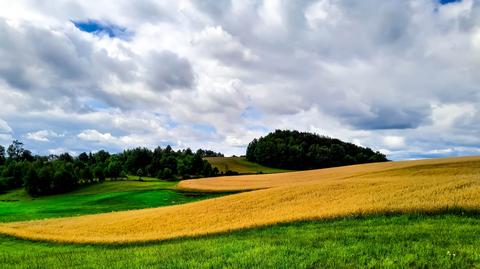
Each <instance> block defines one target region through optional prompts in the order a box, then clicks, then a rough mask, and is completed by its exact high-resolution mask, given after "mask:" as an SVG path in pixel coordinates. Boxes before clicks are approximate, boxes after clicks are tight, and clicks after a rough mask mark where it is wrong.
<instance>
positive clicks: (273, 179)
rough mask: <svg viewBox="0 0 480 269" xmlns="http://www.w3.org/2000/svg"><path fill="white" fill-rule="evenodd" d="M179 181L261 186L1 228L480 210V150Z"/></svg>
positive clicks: (128, 236)
mask: <svg viewBox="0 0 480 269" xmlns="http://www.w3.org/2000/svg"><path fill="white" fill-rule="evenodd" d="M179 187H180V188H184V189H195V190H213V191H225V190H254V191H249V192H243V193H239V194H233V195H228V196H224V197H219V198H213V199H209V200H204V201H199V202H194V203H189V204H184V205H176V206H169V207H161V208H152V209H141V210H131V211H123V212H114V213H104V214H97V215H87V216H80V217H69V218H62V219H49V220H41V221H29V222H12V223H4V224H1V225H0V233H2V234H6V235H12V236H16V237H20V238H26V239H34V240H47V241H56V242H74V243H129V242H130V243H134V242H146V241H158V240H165V239H172V238H179V237H190V236H201V235H207V234H214V233H224V232H229V231H233V230H240V229H244V228H252V227H258V226H266V225H271V224H276V223H286V222H294V221H304V220H315V219H317V220H318V219H332V218H338V217H346V216H359V215H376V214H392V213H435V212H445V211H449V210H465V211H478V210H479V209H480V196H479V195H478V193H480V157H463V158H448V159H434V160H422V161H406V162H389V163H376V164H367V165H355V166H349V167H339V168H330V169H322V170H311V171H305V172H292V173H281V174H272V175H251V176H239V177H231V178H225V177H218V178H211V179H198V180H189V181H185V182H181V183H180V184H179ZM257 189H258V190H257ZM58 231H62V232H61V233H59V232H58Z"/></svg>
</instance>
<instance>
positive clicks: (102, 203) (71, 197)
mask: <svg viewBox="0 0 480 269" xmlns="http://www.w3.org/2000/svg"><path fill="white" fill-rule="evenodd" d="M176 184H177V183H176V182H168V181H160V180H156V181H149V182H140V181H106V182H103V183H99V184H93V185H90V186H86V187H84V188H81V189H79V190H76V191H74V192H70V193H66V194H59V195H52V196H45V197H38V198H32V197H30V196H29V195H28V194H27V193H26V192H25V190H24V189H17V190H13V191H10V192H8V193H5V194H1V195H0V222H11V221H21V220H32V219H45V218H54V217H66V216H78V215H85V214H94V213H103V212H112V211H121V210H131V209H140V208H150V207H159V206H168V205H176V204H183V203H188V202H193V201H199V200H202V199H205V198H210V197H215V196H218V195H213V194H211V193H210V194H204V193H200V192H197V193H183V192H179V191H177V190H175V185H176Z"/></svg>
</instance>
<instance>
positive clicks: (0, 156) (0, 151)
mask: <svg viewBox="0 0 480 269" xmlns="http://www.w3.org/2000/svg"><path fill="white" fill-rule="evenodd" d="M4 163H5V147H4V146H2V145H0V165H3V164H4Z"/></svg>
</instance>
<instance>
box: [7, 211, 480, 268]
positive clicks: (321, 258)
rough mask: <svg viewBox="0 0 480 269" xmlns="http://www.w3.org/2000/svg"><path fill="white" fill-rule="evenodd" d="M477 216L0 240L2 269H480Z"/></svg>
mask: <svg viewBox="0 0 480 269" xmlns="http://www.w3.org/2000/svg"><path fill="white" fill-rule="evenodd" d="M479 246H480V218H479V216H461V215H451V214H447V215H438V216H422V215H401V216H390V217H386V216H374V217H367V218H360V219H343V220H333V221H319V222H303V223H293V224H284V225H274V226H271V227H266V228H260V229H253V230H244V231H237V232H233V233H229V234H224V235H217V236H210V237H201V238H195V239H183V240H180V239H179V240H171V241H166V242H162V243H152V244H145V245H141V244H140V245H138V244H137V245H116V246H105V245H68V244H51V243H42V242H31V241H23V240H17V239H13V238H10V237H0V250H1V251H0V264H1V265H2V268H73V267H74V268H140V267H141V268H339V267H349V268H354V267H362V268H365V267H367V268H368V267H376V268H378V267H387V268H388V267H390V268H404V267H416V268H479V267H480V252H479V251H478V248H479Z"/></svg>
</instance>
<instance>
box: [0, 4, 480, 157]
mask: <svg viewBox="0 0 480 269" xmlns="http://www.w3.org/2000/svg"><path fill="white" fill-rule="evenodd" d="M479 24H480V5H479V4H477V2H476V1H472V0H463V1H416V0H408V1H381V2H379V1H374V0H365V1H355V2H352V1H344V0H305V1H277V0H274V1H256V0H254V1H190V0H185V1H154V0H142V1H126V0H120V1H117V2H115V4H112V3H111V1H106V0H98V1H96V2H95V5H91V4H88V3H85V2H82V1H75V0H72V1H58V2H55V3H51V2H48V3H45V2H41V1H40V2H39V1H30V0H23V1H15V3H14V4H12V3H8V4H0V40H2V42H0V59H2V61H0V95H1V96H2V98H0V118H1V119H2V120H0V133H2V135H3V136H8V137H4V140H5V139H7V138H8V139H7V140H10V138H13V137H16V138H25V139H28V140H31V142H32V143H31V144H29V145H28V146H31V147H32V149H33V150H34V151H35V152H38V153H49V152H57V151H58V150H66V151H72V152H82V151H89V150H98V149H100V148H106V149H109V150H112V151H120V150H122V149H123V148H126V147H134V146H149V147H154V146H156V145H159V144H160V145H165V144H172V145H174V146H176V147H211V148H213V149H215V150H217V151H223V152H225V153H227V154H237V155H239V154H243V153H244V150H245V148H244V147H245V145H246V144H247V143H248V141H250V140H251V139H252V138H253V137H256V136H260V135H265V134H266V133H267V132H269V131H272V130H274V129H275V128H282V129H298V130H303V131H315V132H318V133H320V134H324V135H329V136H334V137H339V138H341V139H344V140H348V141H353V142H355V143H358V144H362V145H364V146H370V147H373V148H374V149H378V150H380V149H381V150H383V151H384V152H388V154H389V157H390V158H392V159H411V158H420V157H425V156H447V155H452V156H455V155H460V154H478V152H479V151H478V150H479V148H480V146H479V145H480V141H479V137H480V127H477V125H478V124H476V123H477V122H478V121H479V120H480V111H479V109H478V107H480V91H479V90H478V85H480V74H479V71H478V70H480V58H478V57H475V55H479V53H480V45H479V44H480V34H479V33H480V31H479V29H478V25H479ZM7 122H8V124H7ZM5 126H6V127H5ZM55 134H62V135H63V134H64V135H63V136H60V135H58V136H56V135H55ZM4 140H2V141H4ZM5 141H6V140H5ZM35 141H38V143H35ZM0 142H1V141H0ZM40 142H41V143H40ZM5 143H7V142H5Z"/></svg>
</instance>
